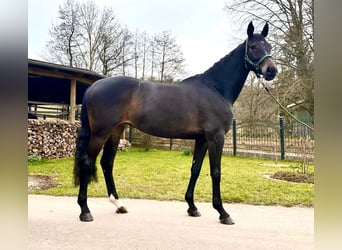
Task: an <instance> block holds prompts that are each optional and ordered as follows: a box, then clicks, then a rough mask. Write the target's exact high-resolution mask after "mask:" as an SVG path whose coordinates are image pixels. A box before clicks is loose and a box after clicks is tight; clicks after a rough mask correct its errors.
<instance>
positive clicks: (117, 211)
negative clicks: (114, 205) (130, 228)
mask: <svg viewBox="0 0 342 250" xmlns="http://www.w3.org/2000/svg"><path fill="white" fill-rule="evenodd" d="M116 213H118V214H125V213H128V211H127V209H126V208H125V207H119V208H118V209H116Z"/></svg>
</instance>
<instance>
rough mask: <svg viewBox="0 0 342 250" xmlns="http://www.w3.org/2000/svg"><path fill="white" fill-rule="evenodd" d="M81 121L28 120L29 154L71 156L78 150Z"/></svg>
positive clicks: (51, 156)
mask: <svg viewBox="0 0 342 250" xmlns="http://www.w3.org/2000/svg"><path fill="white" fill-rule="evenodd" d="M79 127H80V123H79V122H75V123H70V122H67V121H63V120H51V121H47V120H31V119H29V120H28V145H27V146H28V155H36V156H40V157H42V158H48V159H54V158H65V157H71V156H73V155H74V154H75V150H76V136H77V131H78V128H79Z"/></svg>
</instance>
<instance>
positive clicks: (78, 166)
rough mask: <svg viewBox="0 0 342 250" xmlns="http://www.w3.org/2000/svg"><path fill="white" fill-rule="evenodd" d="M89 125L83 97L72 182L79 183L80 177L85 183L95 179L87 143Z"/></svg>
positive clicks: (93, 165) (93, 166)
mask: <svg viewBox="0 0 342 250" xmlns="http://www.w3.org/2000/svg"><path fill="white" fill-rule="evenodd" d="M90 134H91V133H90V125H89V119H88V111H87V102H86V99H85V98H84V100H83V103H82V110H81V128H80V129H79V131H78V134H77V141H76V153H75V163H74V171H73V173H74V184H75V186H78V185H80V180H81V179H84V178H85V179H86V181H87V183H89V182H91V181H97V176H96V166H95V162H92V161H90V160H89V157H88V152H87V151H88V144H89V140H90Z"/></svg>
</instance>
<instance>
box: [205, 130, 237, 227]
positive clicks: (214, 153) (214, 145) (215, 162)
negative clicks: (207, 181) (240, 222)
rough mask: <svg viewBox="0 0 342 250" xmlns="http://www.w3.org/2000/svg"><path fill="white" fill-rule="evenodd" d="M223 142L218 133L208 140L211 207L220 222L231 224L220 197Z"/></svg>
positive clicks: (232, 222)
mask: <svg viewBox="0 0 342 250" xmlns="http://www.w3.org/2000/svg"><path fill="white" fill-rule="evenodd" d="M223 143H224V136H222V135H218V136H216V137H215V138H214V139H213V140H212V141H210V142H208V150H209V162H210V175H211V179H212V190H213V195H212V203H213V207H214V208H215V209H216V210H217V211H218V212H219V214H220V217H219V218H220V222H221V223H222V224H227V225H232V224H234V221H233V220H232V219H231V217H230V215H229V214H228V213H227V212H226V211H225V210H224V208H223V205H222V199H221V190H220V182H221V157H222V149H223Z"/></svg>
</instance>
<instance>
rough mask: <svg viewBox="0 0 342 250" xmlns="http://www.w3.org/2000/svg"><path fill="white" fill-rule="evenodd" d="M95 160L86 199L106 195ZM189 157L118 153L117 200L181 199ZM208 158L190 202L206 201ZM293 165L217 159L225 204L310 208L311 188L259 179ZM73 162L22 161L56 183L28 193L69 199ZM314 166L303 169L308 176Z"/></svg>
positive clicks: (164, 153)
mask: <svg viewBox="0 0 342 250" xmlns="http://www.w3.org/2000/svg"><path fill="white" fill-rule="evenodd" d="M99 159H100V157H98V160H97V168H98V180H99V181H98V182H97V183H91V184H90V185H89V187H88V195H89V196H93V197H105V196H106V195H107V191H106V186H105V182H104V178H103V175H102V171H101V166H100V163H99ZM191 162H192V157H191V156H188V155H185V154H184V153H183V152H182V151H167V150H150V151H147V152H145V151H143V150H141V149H139V148H132V149H130V150H129V151H126V152H118V154H117V157H116V160H115V167H114V177H115V182H116V186H117V190H118V193H119V196H120V197H126V198H141V199H154V200H181V201H183V200H184V193H185V191H186V188H187V184H188V181H189V177H190V166H191ZM208 162H209V161H208V157H206V158H205V160H204V163H203V167H202V171H201V175H200V177H199V179H198V181H197V186H196V189H195V201H207V202H210V201H211V194H212V190H211V178H210V172H209V163H208ZM297 164H298V163H297V162H288V161H285V162H284V161H281V162H278V163H276V162H274V161H272V160H262V159H254V158H253V159H252V158H240V157H232V156H229V155H224V156H223V157H222V171H221V172H222V177H221V194H222V200H223V201H224V202H229V203H245V204H255V205H282V206H295V205H300V206H313V198H314V185H313V184H306V183H288V182H281V181H274V180H269V179H267V178H265V177H263V176H262V175H263V174H265V173H270V174H271V173H275V172H277V171H279V170H282V171H294V170H293V166H295V165H297ZM72 168H73V158H68V159H56V160H46V159H41V160H39V159H38V160H36V161H31V162H29V163H28V172H29V173H36V174H38V173H39V174H47V175H50V176H53V177H54V180H55V181H56V182H57V183H58V184H59V185H58V186H57V187H55V188H51V189H48V190H39V191H33V192H31V193H34V194H48V195H66V196H75V195H77V193H78V188H77V187H74V186H73V182H72ZM313 169H314V167H313V166H312V165H310V166H309V171H311V172H313Z"/></svg>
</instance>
